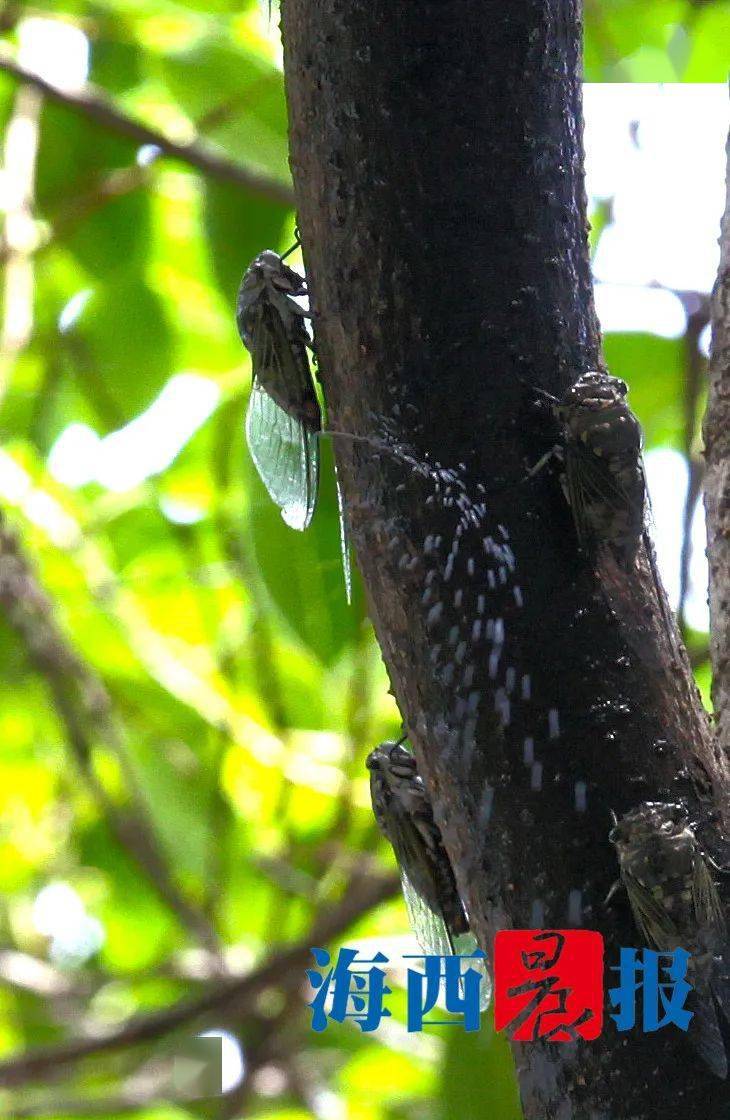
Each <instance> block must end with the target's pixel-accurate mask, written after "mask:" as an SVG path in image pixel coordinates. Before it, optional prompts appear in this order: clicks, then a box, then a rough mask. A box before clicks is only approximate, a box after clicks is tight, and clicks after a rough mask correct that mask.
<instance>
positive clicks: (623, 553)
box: [545, 370, 646, 565]
mask: <svg viewBox="0 0 730 1120" xmlns="http://www.w3.org/2000/svg"><path fill="white" fill-rule="evenodd" d="M627 392H628V389H627V387H626V382H624V381H621V380H620V379H619V378H618V377H611V375H610V374H608V373H598V372H596V371H594V370H589V371H588V372H587V373H582V374H581V375H580V377H579V378H578V379H577V381H575V382H574V383H573V384H572V385H571V386H570V388H569V389H568V390H567V392H566V393H565V395H564V396H563V397H562V399H561V400H556V399H555V398H553V397H549V398H548V399H549V400H550V402H551V407H552V411H553V415H554V417H555V419H556V420H557V422H558V424H559V425H560V430H561V431H560V434H561V438H560V443H559V445H558V448H557V449H556V451H557V454H558V457H559V458H561V459H562V461H563V466H564V474H563V480H562V481H563V489H564V492H565V496H566V499H567V501H568V504H569V505H570V510H571V513H572V515H573V523H574V525H575V531H576V535H577V537H578V543H579V545H580V547H581V549H582V551H583V552H584V553H585V554H586V555H587V556H589V557H593V556H595V554H596V551H597V549H598V547H599V546H600V545H601V544H608V545H609V546H610V547H611V548H612V549H613V550H614V552H615V554H616V555H617V557H618V558H619V559H620V560H621V561H622V562H623V563H624V564H627V565H628V564H629V563H630V562H631V561H632V560H633V559H634V557H635V556H636V553H637V551H638V548H639V545H640V543H641V540H642V535H643V532H644V518H645V506H646V482H645V478H644V465H643V462H642V457H641V442H642V437H641V426H640V424H639V421H638V420H637V418H636V416H635V415H634V413H633V412H632V411H631V409H630V408H629V405H628V402H627V400H626V394H627ZM545 396H548V395H547V394H545Z"/></svg>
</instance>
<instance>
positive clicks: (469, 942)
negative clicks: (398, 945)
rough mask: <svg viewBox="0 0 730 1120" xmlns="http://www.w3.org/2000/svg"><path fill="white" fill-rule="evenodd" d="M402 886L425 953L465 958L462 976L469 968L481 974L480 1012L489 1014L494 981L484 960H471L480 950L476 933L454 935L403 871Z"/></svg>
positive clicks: (409, 915) (410, 918) (415, 932)
mask: <svg viewBox="0 0 730 1120" xmlns="http://www.w3.org/2000/svg"><path fill="white" fill-rule="evenodd" d="M401 886H402V888H403V899H404V901H405V904H406V912H407V914H408V921H409V924H410V927H411V929H412V930H413V936H414V937H415V939H416V941H417V942H418V944H419V946H420V947H421V949H423V952H424V953H425V954H427V955H428V956H437V957H448V956H457V955H458V956H462V957H465V958H467V959H464V960H463V961H462V964H461V972H462V974H463V973H464V971H465V970H466V969H467V968H473V969H474V970H475V971H476V972H478V973H480V975H481V977H482V982H481V984H480V986H479V1010H480V1011H486V1010H487V1008H488V1007H489V1004H490V1002H491V999H492V981H491V978H490V976H489V972H488V970H487V966H486V963H485V961H484V959H483V958H475V959H473V960H469V959H468V956H469V955H470V954H471V953H473V952H474V951H475V950H476V949H478V948H479V946H478V944H477V940H476V938H475V937H474V934H473V933H470V932H469V931H466V932H465V933H459V934H452V932H451V930H450V929H449V927H448V925H447V924H446V922H445V920H444V918H443V916H442V915H441V914H440V913H437V912H436V911H435V910H432V909H431V907H430V906H429V904H428V903H427V902H426V900H425V899H424V898H422V897H421V895H420V894H419V893H418V891H417V890H416V889H415V887H414V886H413V883H412V882H411V881H410V879H409V878H408V876H407V875H406V873H405V872H404V871H403V869H402V868H401Z"/></svg>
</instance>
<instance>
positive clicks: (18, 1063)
mask: <svg viewBox="0 0 730 1120" xmlns="http://www.w3.org/2000/svg"><path fill="white" fill-rule="evenodd" d="M399 889H400V878H399V877H398V876H397V875H380V876H377V875H373V874H372V873H371V872H369V871H368V870H367V869H366V870H365V871H359V872H356V873H355V874H353V876H352V878H351V879H350V881H349V883H348V884H347V885H346V887H345V890H344V891H343V895H342V898H341V899H340V900H339V902H337V903H336V904H335V905H334V906H332V907H331V908H330V909H329V910H328V911H327V912H326V913H323V914H320V915H318V917H317V918H316V920H315V922H314V923H313V925H312V928H311V929H310V931H309V932H308V933H307V935H306V937H304V938H302V939H301V941H297V942H295V943H294V944H293V945H289V946H287V947H286V948H284V949H282V950H281V951H280V952H278V953H275V954H274V955H273V956H270V957H269V958H268V959H267V960H266V961H264V963H263V964H262V965H260V966H259V967H258V968H257V969H255V970H254V971H253V972H250V973H249V974H248V975H246V976H236V977H230V978H227V979H225V980H221V981H220V982H218V983H217V984H214V985H211V987H209V988H208V989H207V991H205V992H203V993H202V994H201V995H199V996H196V997H194V998H193V999H189V1000H183V1001H181V1002H180V1003H176V1004H174V1005H173V1006H171V1007H165V1008H162V1009H161V1010H160V1011H155V1012H151V1013H150V1014H148V1015H137V1016H135V1017H134V1018H133V1019H130V1020H129V1021H128V1022H127V1023H125V1024H124V1025H123V1026H122V1027H120V1028H118V1029H117V1030H115V1031H113V1032H111V1033H110V1034H106V1035H103V1034H102V1035H99V1034H98V1033H97V1034H96V1035H95V1036H94V1037H93V1038H75V1039H71V1040H70V1041H68V1042H63V1043H59V1044H58V1045H53V1046H44V1047H38V1048H37V1049H35V1050H30V1051H28V1052H27V1053H23V1054H19V1055H17V1056H15V1057H10V1058H7V1059H6V1060H5V1061H2V1062H0V1085H3V1086H13V1085H19V1084H21V1083H22V1082H24V1081H29V1080H35V1079H37V1078H43V1077H46V1076H50V1077H55V1076H57V1073H58V1069H59V1067H61V1066H64V1065H69V1064H71V1063H73V1062H77V1061H79V1060H80V1059H82V1058H87V1057H89V1056H91V1055H96V1054H103V1053H110V1052H111V1051H115V1050H120V1049H123V1048H125V1047H129V1046H137V1045H139V1044H141V1043H143V1042H150V1041H152V1040H154V1039H158V1038H162V1037H163V1036H164V1035H167V1034H171V1033H172V1032H173V1031H175V1030H178V1029H179V1028H180V1027H184V1026H188V1025H189V1024H191V1023H194V1022H197V1020H200V1019H210V1018H211V1017H216V1021H217V1022H220V1020H221V1019H223V1018H227V1017H230V1016H233V1015H241V1014H242V1013H243V1012H244V1011H245V1010H246V1009H247V1008H250V1007H251V1005H252V1003H253V1001H254V1000H255V999H256V997H257V996H258V995H259V993H260V992H261V991H262V990H263V989H264V988H267V987H273V986H276V985H278V984H280V983H282V982H283V981H285V980H286V979H287V977H288V978H291V975H292V974H296V973H301V978H302V983H304V973H303V970H304V968H305V966H306V965H307V964H311V947H312V946H313V945H327V944H328V943H329V942H331V941H333V940H334V939H335V938H337V937H339V936H340V935H341V934H343V933H344V932H345V930H347V929H348V928H349V927H350V926H351V925H352V924H353V923H354V922H356V921H358V920H359V919H360V918H362V917H363V916H364V915H365V914H367V913H368V911H370V910H372V909H373V908H374V907H376V906H379V905H380V903H382V902H385V901H386V900H387V899H389V898H392V897H394V895H396V894H397V892H398V891H399Z"/></svg>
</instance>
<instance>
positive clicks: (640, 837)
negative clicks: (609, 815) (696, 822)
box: [609, 801, 697, 864]
mask: <svg viewBox="0 0 730 1120" xmlns="http://www.w3.org/2000/svg"><path fill="white" fill-rule="evenodd" d="M609 840H610V841H611V843H612V844H615V846H616V850H617V852H618V857H619V861H620V862H621V863H622V864H623V862H624V861H629V862H630V861H631V860H632V859H634V858H635V857H636V855H637V854H638V853H641V854H643V855H646V854H649V853H650V852H652V851H653V850H655V849H656V850H661V851H662V852H664V853H672V852H676V853H680V852H685V851H687V852H688V851H694V849H695V848H696V847H697V839H696V837H695V834H694V832H693V830H692V828H691V826H690V823H689V816H688V814H687V810H686V809H685V808H684V806H683V805H679V804H676V803H674V802H664V801H645V802H644V803H643V804H642V805H639V806H638V807H637V808H636V809H631V810H630V811H629V812H628V813H626V814H625V815H624V816H623V817H622V818H621V819H620V820H619V821H617V823H616V824H615V825H614V827H613V828H612V829H611V832H610V834H609Z"/></svg>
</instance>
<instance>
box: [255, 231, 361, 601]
mask: <svg viewBox="0 0 730 1120" xmlns="http://www.w3.org/2000/svg"><path fill="white" fill-rule="evenodd" d="M306 295H307V284H306V281H305V279H304V277H303V276H301V275H300V274H299V273H298V272H297V271H296V270H295V269H293V268H290V267H289V266H288V265H287V264H285V263H284V259H283V258H282V257H280V256H279V254H278V253H275V252H274V251H273V250H272V249H265V250H264V252H263V253H259V255H258V256H257V257H256V258H255V259H254V260H253V261H252V263H251V264H250V265H249V267H248V268H247V269H246V272H245V273H244V276H243V280H242V281H241V286H240V288H239V292H238V302H237V306H236V323H237V325H238V333H239V334H240V336H241V339H242V341H243V343H244V345H245V346H246V348H247V349H248V350H249V351H250V354H251V364H252V366H253V385H252V388H251V397H250V400H249V405H248V411H247V413H246V440H247V443H248V447H249V451H250V452H251V458H252V459H253V461H254V464H255V466H256V470H257V471H258V473H259V476H260V477H261V480H262V482H263V483H264V486H265V487H266V489H267V490H268V492H269V495H270V497H271V498H272V500H273V501H274V502H275V503H276V505H278V507H279V509H280V510H281V515H282V517H283V518H284V520H285V521H286V523H287V525H290V526H291V527H292V528H293V529H299V530H304V529H306V528H307V527H308V526H309V524H310V522H311V520H312V516H313V514H314V510H315V507H316V504H317V494H318V490H319V436H320V433H321V431H322V412H321V409H320V405H319V400H318V399H317V391H316V389H315V385H314V377H313V375H312V368H311V365H310V361H309V354H308V351H309V350H310V349H311V348H312V342H311V339H310V336H309V332H308V331H307V328H306V326H305V325H304V321H305V319H307V318H309V317H310V312H309V311H308V310H306V309H305V308H304V307H302V306H301V304H300V303H298V302H297V299H298V298H300V297H303V296H306ZM337 497H338V507H339V516H340V541H341V547H342V563H343V569H344V575H345V589H346V592H347V598H348V602H349V600H350V593H351V576H350V560H349V545H348V539H347V532H346V525H345V519H344V508H343V503H342V495H341V493H340V489H339V484H338V486H337Z"/></svg>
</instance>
